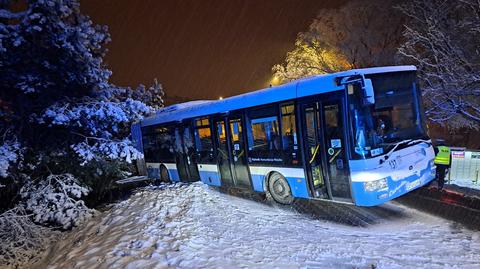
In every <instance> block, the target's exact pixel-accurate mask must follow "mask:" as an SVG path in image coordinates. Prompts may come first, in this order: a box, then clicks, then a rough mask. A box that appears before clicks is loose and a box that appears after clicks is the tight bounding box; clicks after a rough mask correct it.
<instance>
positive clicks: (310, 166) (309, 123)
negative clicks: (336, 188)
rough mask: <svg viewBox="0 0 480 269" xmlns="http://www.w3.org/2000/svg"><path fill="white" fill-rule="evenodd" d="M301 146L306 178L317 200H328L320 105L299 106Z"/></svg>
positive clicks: (328, 190)
mask: <svg viewBox="0 0 480 269" xmlns="http://www.w3.org/2000/svg"><path fill="white" fill-rule="evenodd" d="M301 115H302V129H303V132H302V133H303V141H304V142H303V144H304V149H305V150H304V154H305V168H306V170H307V171H306V172H307V173H306V174H307V178H308V180H309V182H310V186H311V188H312V190H313V195H314V196H315V197H317V198H323V199H330V197H331V193H330V189H329V184H328V183H327V182H328V178H327V177H326V176H325V174H326V169H325V166H324V164H323V159H324V154H323V139H322V137H323V136H322V132H321V131H322V130H321V120H320V103H319V102H308V103H306V104H303V105H301Z"/></svg>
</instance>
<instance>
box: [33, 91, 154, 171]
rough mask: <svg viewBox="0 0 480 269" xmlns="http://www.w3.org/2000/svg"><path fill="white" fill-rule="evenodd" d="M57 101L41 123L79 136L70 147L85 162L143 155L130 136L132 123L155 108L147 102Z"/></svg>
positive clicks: (46, 112)
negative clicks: (72, 102)
mask: <svg viewBox="0 0 480 269" xmlns="http://www.w3.org/2000/svg"><path fill="white" fill-rule="evenodd" d="M85 99H86V100H88V102H79V103H76V104H69V103H67V104H63V105H61V104H55V105H53V106H51V107H49V108H48V109H47V110H46V111H45V112H44V113H43V114H42V115H41V116H40V117H38V118H37V121H38V122H39V123H44V124H48V125H49V126H59V127H63V128H67V129H68V130H69V131H70V132H71V133H72V134H73V136H74V137H75V136H76V139H72V141H71V142H70V143H71V144H70V147H71V148H72V149H73V151H74V152H75V153H77V154H78V156H79V157H80V159H81V165H85V164H86V163H87V162H90V161H92V160H99V159H102V158H105V159H109V160H123V161H126V162H127V163H131V162H132V160H136V159H139V158H142V157H143V155H142V153H141V152H139V151H138V150H137V149H136V148H135V147H134V145H133V143H132V142H131V141H130V140H129V139H128V136H129V135H130V133H129V130H130V129H129V127H130V124H131V123H132V122H134V121H137V120H140V119H142V118H143V116H144V115H146V114H148V113H151V112H152V111H153V110H152V108H151V107H149V106H147V105H146V104H144V103H143V102H140V101H136V100H132V99H130V98H127V99H126V100H125V101H123V102H112V101H96V100H91V98H85Z"/></svg>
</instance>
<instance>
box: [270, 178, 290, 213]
mask: <svg viewBox="0 0 480 269" xmlns="http://www.w3.org/2000/svg"><path fill="white" fill-rule="evenodd" d="M268 192H269V193H270V195H271V196H272V198H273V200H275V202H277V203H279V204H284V205H290V204H292V203H293V195H292V190H291V189H290V185H288V182H287V179H286V178H285V177H284V176H282V175H281V174H280V173H278V172H273V173H272V174H271V175H270V177H269V178H268Z"/></svg>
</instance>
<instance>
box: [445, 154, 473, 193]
mask: <svg viewBox="0 0 480 269" xmlns="http://www.w3.org/2000/svg"><path fill="white" fill-rule="evenodd" d="M479 174H480V151H472V150H466V149H462V148H452V166H451V168H450V172H449V174H448V182H449V183H450V184H456V185H459V186H464V187H470V188H474V189H480V175H479Z"/></svg>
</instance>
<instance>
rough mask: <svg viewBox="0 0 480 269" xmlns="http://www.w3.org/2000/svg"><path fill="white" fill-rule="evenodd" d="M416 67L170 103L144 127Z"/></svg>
mask: <svg viewBox="0 0 480 269" xmlns="http://www.w3.org/2000/svg"><path fill="white" fill-rule="evenodd" d="M415 70H417V69H416V67H415V66H412V65H406V66H386V67H373V68H364V69H352V70H348V71H342V72H337V73H332V74H322V75H316V76H312V77H308V78H304V79H299V80H295V81H292V82H289V83H287V84H283V85H280V86H275V87H270V88H266V89H262V90H257V91H253V92H249V93H245V94H240V95H236V96H232V97H229V98H225V99H222V100H199V101H191V102H186V103H181V104H176V105H172V106H168V107H165V108H163V109H160V110H159V111H157V112H156V113H155V115H152V116H150V117H147V118H145V119H144V120H142V121H141V122H140V125H141V126H142V127H143V126H150V125H155V124H160V123H167V122H176V121H181V120H183V119H190V118H196V117H202V116H206V115H211V114H217V113H225V112H228V111H233V110H237V109H242V108H248V107H254V106H260V105H265V104H269V103H275V102H281V101H287V100H291V99H295V98H299V97H305V96H310V95H315V94H319V93H325V92H331V91H335V90H340V89H342V86H338V85H336V82H335V80H336V78H339V77H346V76H352V75H362V74H363V75H367V74H376V73H390V72H400V71H415Z"/></svg>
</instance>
